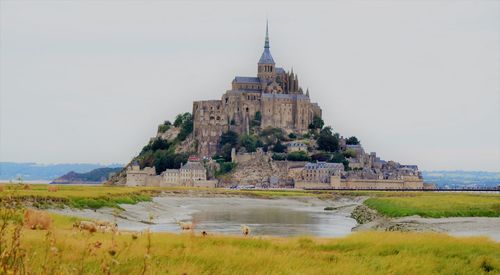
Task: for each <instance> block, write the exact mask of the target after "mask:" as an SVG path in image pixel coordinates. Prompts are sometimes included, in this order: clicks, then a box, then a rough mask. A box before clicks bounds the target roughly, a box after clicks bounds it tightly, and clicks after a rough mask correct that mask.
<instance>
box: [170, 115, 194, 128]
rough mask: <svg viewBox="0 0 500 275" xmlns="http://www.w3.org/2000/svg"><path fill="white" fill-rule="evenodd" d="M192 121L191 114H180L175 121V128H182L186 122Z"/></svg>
mask: <svg viewBox="0 0 500 275" xmlns="http://www.w3.org/2000/svg"><path fill="white" fill-rule="evenodd" d="M190 119H192V115H191V113H187V112H186V113H183V114H178V115H177V116H176V117H175V121H174V126H175V127H179V126H181V125H182V124H183V123H184V122H185V121H186V120H190Z"/></svg>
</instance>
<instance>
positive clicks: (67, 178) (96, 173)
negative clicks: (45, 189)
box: [51, 167, 123, 184]
mask: <svg viewBox="0 0 500 275" xmlns="http://www.w3.org/2000/svg"><path fill="white" fill-rule="evenodd" d="M122 169H123V168H122V167H116V168H107V167H106V168H97V169H94V170H92V171H90V172H87V173H76V172H74V171H71V172H69V173H67V174H65V175H63V176H61V177H58V178H57V179H55V180H53V181H52V182H51V183H57V184H71V183H101V182H104V181H106V180H108V178H109V177H110V176H111V175H114V174H116V173H118V172H120V171H121V170H122Z"/></svg>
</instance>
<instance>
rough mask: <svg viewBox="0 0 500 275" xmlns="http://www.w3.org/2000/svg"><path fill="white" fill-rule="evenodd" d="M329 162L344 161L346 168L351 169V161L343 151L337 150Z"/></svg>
mask: <svg viewBox="0 0 500 275" xmlns="http://www.w3.org/2000/svg"><path fill="white" fill-rule="evenodd" d="M328 162H333V163H342V164H343V165H344V169H345V170H346V171H347V170H349V161H348V160H347V159H346V158H345V156H344V154H343V153H342V152H335V153H334V154H333V156H332V158H331V159H330V160H329V161H328Z"/></svg>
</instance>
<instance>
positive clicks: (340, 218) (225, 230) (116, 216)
mask: <svg viewBox="0 0 500 275" xmlns="http://www.w3.org/2000/svg"><path fill="white" fill-rule="evenodd" d="M361 202H362V200H361V199H359V198H340V199H338V200H319V199H317V198H297V199H256V198H241V197H216V198H207V197H183V196H165V197H156V198H154V199H153V201H152V202H142V203H138V204H136V205H121V207H123V208H124V211H121V212H120V213H116V210H113V209H109V208H104V209H99V210H97V211H93V210H76V209H70V208H65V209H53V210H51V211H52V212H55V213H59V214H64V215H71V216H77V217H84V218H89V219H100V220H108V221H116V223H117V224H118V228H120V229H121V230H130V231H140V230H144V229H146V228H150V229H151V230H152V231H156V232H180V231H181V230H180V228H179V225H178V224H177V221H190V222H193V223H195V228H196V230H206V231H208V232H213V233H219V234H240V226H241V225H242V224H246V225H248V226H249V227H250V228H251V229H252V234H253V235H270V236H303V235H306V236H323V237H340V236H345V235H348V234H350V233H351V229H352V228H353V227H355V226H356V221H355V220H354V219H352V218H351V217H350V214H351V212H352V210H353V209H354V207H356V206H357V205H359V204H360V203H361ZM325 207H334V208H335V210H333V211H325V210H324V208H325ZM150 217H152V218H151V219H150Z"/></svg>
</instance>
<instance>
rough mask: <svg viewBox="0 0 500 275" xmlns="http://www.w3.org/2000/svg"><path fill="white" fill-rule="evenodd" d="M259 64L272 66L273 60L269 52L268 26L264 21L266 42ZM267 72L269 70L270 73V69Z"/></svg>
mask: <svg viewBox="0 0 500 275" xmlns="http://www.w3.org/2000/svg"><path fill="white" fill-rule="evenodd" d="M259 64H269V65H273V66H274V60H273V57H272V56H271V51H269V24H268V21H267V20H266V40H265V42H264V52H263V53H262V55H261V56H260V59H259ZM266 70H267V68H266ZM269 70H270V71H269V72H272V70H271V69H269Z"/></svg>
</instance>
